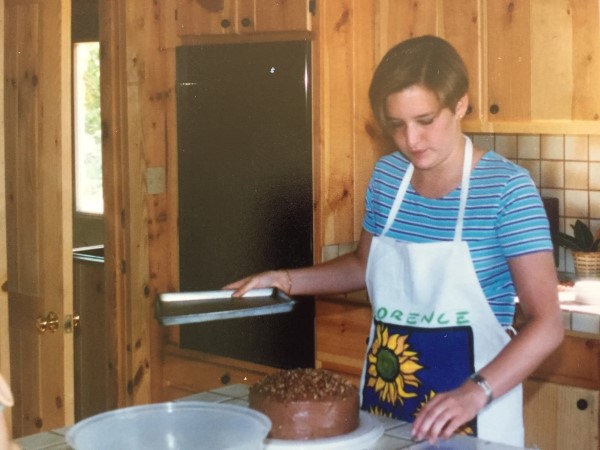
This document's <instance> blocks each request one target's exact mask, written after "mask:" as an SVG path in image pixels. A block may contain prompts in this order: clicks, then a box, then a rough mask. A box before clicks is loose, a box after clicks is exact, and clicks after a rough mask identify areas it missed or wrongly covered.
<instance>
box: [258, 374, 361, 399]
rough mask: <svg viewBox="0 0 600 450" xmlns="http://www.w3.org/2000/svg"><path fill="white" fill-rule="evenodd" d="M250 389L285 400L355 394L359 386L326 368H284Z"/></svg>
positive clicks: (272, 397)
mask: <svg viewBox="0 0 600 450" xmlns="http://www.w3.org/2000/svg"><path fill="white" fill-rule="evenodd" d="M250 391H251V392H252V391H253V392H254V393H255V394H259V393H260V394H262V395H265V396H267V397H270V398H271V399H273V400H277V401H285V402H287V401H301V400H323V399H327V398H332V397H336V398H339V397H347V396H350V395H356V394H355V393H356V387H355V386H354V385H353V384H352V383H351V382H350V381H348V380H346V379H345V378H343V377H341V376H339V375H336V374H334V373H332V372H329V371H327V370H324V369H293V370H281V371H279V372H277V373H274V374H271V375H267V376H266V377H265V378H264V379H263V380H262V381H261V382H260V383H257V384H255V385H254V386H252V387H251V388H250Z"/></svg>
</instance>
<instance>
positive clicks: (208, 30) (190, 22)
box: [177, 0, 253, 36]
mask: <svg viewBox="0 0 600 450" xmlns="http://www.w3.org/2000/svg"><path fill="white" fill-rule="evenodd" d="M249 3H253V2H249ZM236 24H237V16H236V1H235V0H177V34H178V35H179V36H202V35H215V34H217V35H218V34H232V33H235V32H236Z"/></svg>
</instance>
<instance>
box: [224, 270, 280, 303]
mask: <svg viewBox="0 0 600 450" xmlns="http://www.w3.org/2000/svg"><path fill="white" fill-rule="evenodd" d="M278 274H279V272H276V271H268V272H262V273H259V274H256V275H252V276H249V277H246V278H242V279H241V280H238V281H234V282H233V283H229V284H228V285H227V286H224V287H223V289H234V290H235V291H234V293H233V294H232V297H242V296H243V295H244V294H246V293H247V292H248V291H250V290H252V289H260V288H266V287H278V288H281V282H279V281H278V278H281V277H278V276H277V275H278Z"/></svg>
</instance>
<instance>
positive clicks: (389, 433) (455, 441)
mask: <svg viewBox="0 0 600 450" xmlns="http://www.w3.org/2000/svg"><path fill="white" fill-rule="evenodd" d="M190 400H197V401H205V402H215V403H229V404H235V405H240V406H248V386H247V385H244V384H235V385H231V386H225V387H222V388H218V389H214V390H211V391H208V392H201V393H198V394H194V395H190V396H189V397H184V398H182V399H179V400H177V401H190ZM375 417H377V419H378V420H379V421H380V422H381V424H382V425H383V428H384V434H383V436H382V437H381V438H379V440H377V442H376V443H375V444H374V445H373V446H372V447H371V449H372V450H401V449H411V450H427V449H440V450H442V449H446V450H459V449H460V450H477V449H484V448H485V450H517V449H518V448H519V447H511V446H506V445H500V444H494V443H491V442H487V441H484V440H481V439H476V438H472V437H465V436H455V437H454V438H452V439H450V440H448V441H445V442H441V443H439V444H438V445H434V446H432V445H429V444H427V443H416V442H414V441H412V440H411V439H410V424H409V423H406V422H401V421H398V420H394V419H390V418H386V417H381V416H375ZM67 430H68V427H67V428H61V429H58V430H53V431H48V432H44V433H38V434H34V435H31V436H26V437H23V438H20V439H17V440H16V442H17V444H18V445H20V446H21V448H22V450H73V449H72V448H71V447H70V446H69V445H67V444H66V442H65V434H66V432H67ZM294 448H295V449H298V450H301V447H299V446H294ZM313 448H314V447H313ZM357 450H363V449H362V448H361V449H357Z"/></svg>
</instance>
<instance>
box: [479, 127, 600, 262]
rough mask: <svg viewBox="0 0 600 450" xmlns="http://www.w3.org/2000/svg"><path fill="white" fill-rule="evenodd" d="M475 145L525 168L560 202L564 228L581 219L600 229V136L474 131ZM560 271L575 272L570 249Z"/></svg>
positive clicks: (562, 253) (563, 254) (544, 192)
mask: <svg viewBox="0 0 600 450" xmlns="http://www.w3.org/2000/svg"><path fill="white" fill-rule="evenodd" d="M471 138H472V139H473V142H474V143H475V145H476V146H478V147H480V148H484V149H492V150H494V151H496V152H498V153H500V154H501V155H503V156H505V157H506V158H508V159H510V160H511V161H514V162H515V163H517V164H519V165H520V166H522V167H524V168H526V169H527V170H528V171H529V173H530V174H531V177H532V178H533V180H534V182H535V184H536V186H537V187H538V189H539V190H540V193H541V194H542V195H543V196H546V197H556V198H558V201H559V216H560V229H561V231H565V230H566V231H567V232H570V230H571V228H570V225H571V224H573V223H575V221H576V220H577V219H580V220H582V221H584V222H585V223H587V224H588V225H590V226H591V228H592V230H594V231H595V230H597V229H598V228H600V136H569V135H539V134H536V135H519V134H472V135H471ZM559 254H560V257H559V270H561V271H566V272H573V271H574V268H573V260H572V257H571V254H570V252H568V251H565V250H564V249H562V248H561V249H560V253H559Z"/></svg>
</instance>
